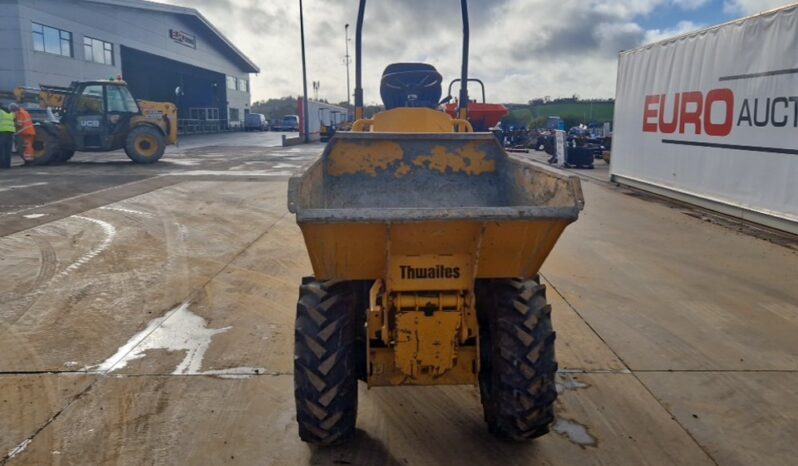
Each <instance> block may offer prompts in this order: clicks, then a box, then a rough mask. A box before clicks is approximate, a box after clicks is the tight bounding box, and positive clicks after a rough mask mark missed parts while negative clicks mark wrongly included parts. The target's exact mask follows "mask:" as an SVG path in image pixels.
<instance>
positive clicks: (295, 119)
mask: <svg viewBox="0 0 798 466" xmlns="http://www.w3.org/2000/svg"><path fill="white" fill-rule="evenodd" d="M272 130H274V131H299V116H298V115H286V116H284V117H283V119H282V120H277V121H275V122H274V123H272Z"/></svg>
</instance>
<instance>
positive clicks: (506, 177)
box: [288, 0, 584, 445]
mask: <svg viewBox="0 0 798 466" xmlns="http://www.w3.org/2000/svg"><path fill="white" fill-rule="evenodd" d="M365 6H366V0H360V6H359V10H358V20H357V32H356V38H355V41H356V42H355V47H356V48H355V54H356V62H355V80H356V81H355V82H356V85H355V118H356V121H355V122H354V124H353V125H352V128H351V130H350V131H337V132H336V133H335V135H334V136H333V137H332V138H331V139H330V142H329V143H328V144H327V146H326V147H325V149H324V152H323V153H322V156H321V157H320V158H319V159H318V160H317V161H315V162H313V163H312V164H311V165H310V166H308V167H306V169H305V170H304V171H303V173H301V174H299V175H297V176H295V177H293V178H291V180H290V181H289V186H288V209H289V210H290V211H291V212H293V213H295V214H296V221H297V223H298V225H299V227H300V229H301V230H302V235H303V236H304V239H305V244H306V246H307V249H308V255H309V256H310V262H311V265H312V267H313V272H314V275H313V276H309V277H305V278H304V279H303V280H302V283H301V284H300V286H299V299H298V302H297V307H296V326H295V334H294V336H295V339H294V343H295V344H294V396H295V400H296V419H297V423H298V428H299V436H300V438H301V439H302V440H304V441H306V442H309V443H313V444H321V445H329V444H335V443H338V442H341V441H344V440H346V439H348V438H351V437H352V435H353V434H354V433H355V422H356V418H357V400H358V380H362V381H363V382H365V383H367V384H368V386H369V387H394V386H398V385H457V384H471V385H477V386H479V390H480V394H481V400H482V407H483V412H484V417H485V421H486V423H487V425H488V429H489V431H490V432H492V433H493V434H495V435H497V436H501V437H505V438H510V439H514V440H528V439H533V438H535V437H539V436H541V435H543V434H545V433H547V432H548V430H549V425H550V424H551V423H552V422H553V420H554V401H555V399H556V397H557V390H556V388H555V373H556V371H557V363H556V360H555V357H554V339H555V334H554V329H553V328H552V320H551V306H550V305H549V304H548V303H547V300H546V287H545V285H543V284H542V283H541V282H540V279H539V277H538V271H539V270H540V267H541V265H542V264H543V261H544V260H545V259H546V257H547V256H548V254H549V252H551V250H552V248H553V247H554V245H555V243H556V242H557V240H558V238H559V237H560V235H561V234H562V233H563V231H564V230H565V228H566V227H567V226H568V225H569V224H570V223H571V222H574V221H575V220H576V219H577V217H578V216H579V211H580V210H581V209H582V207H583V205H584V200H583V196H582V190H581V185H580V182H579V178H577V177H575V176H572V175H568V174H566V173H564V172H560V171H557V170H554V169H552V168H549V167H546V166H544V165H542V164H539V163H535V162H533V161H530V160H528V159H525V158H520V157H517V156H510V155H508V154H507V153H506V152H505V151H504V150H503V149H502V147H501V145H500V144H499V142H498V140H497V139H496V138H495V137H494V135H493V134H492V133H489V132H474V128H473V126H472V123H471V122H470V121H469V120H470V118H469V103H470V100H469V97H468V83H469V82H470V81H471V80H469V78H468V37H469V21H468V3H467V0H460V6H461V10H462V16H463V36H464V40H463V63H462V71H461V76H460V81H459V82H460V86H461V88H460V95H459V99H458V108H457V113H456V115H449V114H447V113H446V112H445V111H443V109H442V108H440V107H441V105H442V104H444V103H446V101H447V99H444V100H441V95H442V92H443V89H442V85H441V83H442V76H441V75H440V73H438V71H437V70H436V69H435V67H434V66H432V65H429V64H424V63H394V64H391V65H388V67H387V68H386V69H385V72H384V73H383V76H382V80H381V83H380V94H381V96H382V100H383V103H384V104H385V111H383V112H380V113H377V114H376V115H374V116H373V117H372V118H365V117H364V111H363V110H364V107H363V86H362V81H361V65H362V54H361V37H362V29H363V15H364V11H365Z"/></svg>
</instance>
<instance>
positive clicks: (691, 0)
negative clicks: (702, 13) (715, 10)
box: [673, 0, 710, 10]
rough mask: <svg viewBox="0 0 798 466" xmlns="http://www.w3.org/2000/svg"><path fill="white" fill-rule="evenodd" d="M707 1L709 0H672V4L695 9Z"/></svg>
mask: <svg viewBox="0 0 798 466" xmlns="http://www.w3.org/2000/svg"><path fill="white" fill-rule="evenodd" d="M709 2H710V0H673V4H674V5H676V6H677V7H679V8H681V9H683V10H697V9H699V8H701V7H702V6H704V5H706V4H707V3H709Z"/></svg>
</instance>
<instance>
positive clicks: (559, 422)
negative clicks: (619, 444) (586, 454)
mask: <svg viewBox="0 0 798 466" xmlns="http://www.w3.org/2000/svg"><path fill="white" fill-rule="evenodd" d="M551 429H552V430H553V431H554V432H557V433H558V434H560V435H562V436H563V437H565V438H567V439H568V440H569V441H570V442H571V443H575V444H577V445H579V446H580V447H595V446H598V440H596V438H595V437H593V436H592V435H591V434H590V432H589V431H588V428H587V426H585V425H583V424H580V423H578V422H576V421H573V420H571V419H565V418H561V417H558V418H557V419H555V420H554V424H553V425H552V426H551Z"/></svg>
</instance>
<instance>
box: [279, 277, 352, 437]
mask: <svg viewBox="0 0 798 466" xmlns="http://www.w3.org/2000/svg"><path fill="white" fill-rule="evenodd" d="M356 301H357V300H356V295H355V292H354V290H353V287H352V286H351V284H350V283H349V282H335V281H328V282H320V281H317V280H315V279H314V278H313V277H306V278H304V279H303V280H302V285H301V286H300V287H299V301H298V302H297V313H296V331H295V334H294V338H295V340H294V343H295V345H294V395H295V398H296V418H297V423H298V424H299V436H300V438H301V439H302V440H303V441H305V442H308V443H313V444H319V445H332V444H336V443H340V442H342V441H345V440H347V439H349V438H351V437H352V436H353V435H354V433H355V420H356V418H357V367H356V366H357V364H356V354H355V338H356V333H357V324H356V321H357V319H356V317H355V303H356Z"/></svg>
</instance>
